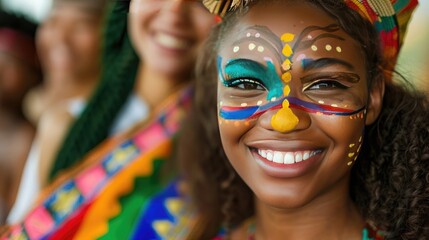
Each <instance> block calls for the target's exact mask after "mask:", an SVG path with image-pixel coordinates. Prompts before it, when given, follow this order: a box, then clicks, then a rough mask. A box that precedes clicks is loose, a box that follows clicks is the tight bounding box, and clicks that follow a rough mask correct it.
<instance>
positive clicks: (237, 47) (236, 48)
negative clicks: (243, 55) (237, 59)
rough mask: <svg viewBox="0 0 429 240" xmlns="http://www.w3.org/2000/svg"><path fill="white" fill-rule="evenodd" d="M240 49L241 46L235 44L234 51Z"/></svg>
mask: <svg viewBox="0 0 429 240" xmlns="http://www.w3.org/2000/svg"><path fill="white" fill-rule="evenodd" d="M239 50H240V47H239V46H235V47H234V49H233V50H232V51H234V52H235V53H236V52H238V51H239Z"/></svg>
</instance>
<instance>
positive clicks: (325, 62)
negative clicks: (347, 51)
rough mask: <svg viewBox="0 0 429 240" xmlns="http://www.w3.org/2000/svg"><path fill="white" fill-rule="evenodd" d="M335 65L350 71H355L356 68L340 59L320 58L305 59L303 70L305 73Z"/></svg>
mask: <svg viewBox="0 0 429 240" xmlns="http://www.w3.org/2000/svg"><path fill="white" fill-rule="evenodd" d="M334 65H342V66H344V67H346V68H347V69H348V70H354V67H353V65H352V64H350V63H349V62H346V61H344V60H341V59H338V58H319V59H317V60H313V59H310V58H305V59H303V60H302V68H303V69H304V71H309V70H313V69H320V68H323V67H327V66H334Z"/></svg>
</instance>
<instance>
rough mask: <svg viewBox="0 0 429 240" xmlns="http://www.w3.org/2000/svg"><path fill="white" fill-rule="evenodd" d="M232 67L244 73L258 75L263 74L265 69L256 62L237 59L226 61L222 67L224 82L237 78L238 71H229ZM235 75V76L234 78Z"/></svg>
mask: <svg viewBox="0 0 429 240" xmlns="http://www.w3.org/2000/svg"><path fill="white" fill-rule="evenodd" d="M232 67H239V68H240V69H241V70H242V71H244V70H245V71H246V72H257V73H258V74H264V72H265V71H266V69H267V67H266V66H265V65H263V64H261V63H259V62H257V61H254V60H251V59H245V58H237V59H232V60H230V61H228V63H227V64H226V65H225V67H224V72H225V75H227V76H226V80H230V79H234V78H236V77H237V76H238V74H239V73H238V71H232V70H229V68H232ZM250 69H253V70H250ZM234 74H237V76H234Z"/></svg>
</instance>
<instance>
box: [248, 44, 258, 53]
mask: <svg viewBox="0 0 429 240" xmlns="http://www.w3.org/2000/svg"><path fill="white" fill-rule="evenodd" d="M255 48H256V45H255V44H254V43H251V44H249V50H250V51H253V49H255Z"/></svg>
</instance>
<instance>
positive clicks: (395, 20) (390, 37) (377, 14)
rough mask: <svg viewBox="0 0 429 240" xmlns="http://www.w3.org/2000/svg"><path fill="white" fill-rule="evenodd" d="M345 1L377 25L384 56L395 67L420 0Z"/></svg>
mask: <svg viewBox="0 0 429 240" xmlns="http://www.w3.org/2000/svg"><path fill="white" fill-rule="evenodd" d="M345 3H346V4H347V6H349V7H350V8H351V9H353V10H355V11H357V12H358V13H359V14H361V15H362V16H363V17H364V18H366V19H368V20H369V21H370V22H371V23H372V24H373V25H374V26H375V28H376V29H377V31H378V32H379V34H380V40H381V43H382V47H383V51H384V56H385V58H386V60H387V61H388V64H389V66H390V67H391V69H393V68H394V66H395V64H396V60H397V58H398V54H399V50H400V48H401V46H402V43H403V41H404V36H405V32H406V30H407V26H408V22H409V20H410V17H411V14H412V13H413V11H414V9H415V8H416V7H417V5H418V0H345Z"/></svg>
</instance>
